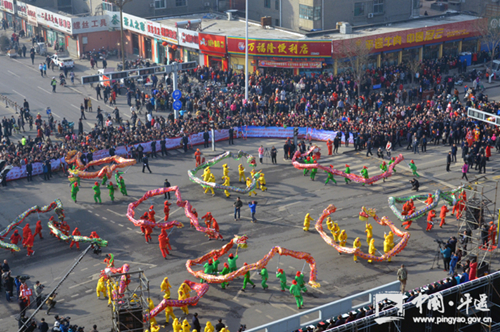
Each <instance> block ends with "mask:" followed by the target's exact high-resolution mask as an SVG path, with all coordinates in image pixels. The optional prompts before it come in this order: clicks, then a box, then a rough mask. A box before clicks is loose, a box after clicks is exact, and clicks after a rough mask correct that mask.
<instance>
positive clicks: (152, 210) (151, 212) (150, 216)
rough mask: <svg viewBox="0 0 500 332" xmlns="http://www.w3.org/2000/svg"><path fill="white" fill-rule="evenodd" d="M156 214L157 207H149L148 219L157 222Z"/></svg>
mask: <svg viewBox="0 0 500 332" xmlns="http://www.w3.org/2000/svg"><path fill="white" fill-rule="evenodd" d="M155 214H156V212H155V206H154V205H151V206H150V207H149V212H148V219H149V221H152V222H156V219H155Z"/></svg>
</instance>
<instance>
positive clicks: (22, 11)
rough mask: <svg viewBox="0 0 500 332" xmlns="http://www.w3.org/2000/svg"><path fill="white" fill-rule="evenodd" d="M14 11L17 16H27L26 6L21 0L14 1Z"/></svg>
mask: <svg viewBox="0 0 500 332" xmlns="http://www.w3.org/2000/svg"><path fill="white" fill-rule="evenodd" d="M16 13H17V16H19V17H28V6H27V5H26V4H25V3H24V2H21V1H16Z"/></svg>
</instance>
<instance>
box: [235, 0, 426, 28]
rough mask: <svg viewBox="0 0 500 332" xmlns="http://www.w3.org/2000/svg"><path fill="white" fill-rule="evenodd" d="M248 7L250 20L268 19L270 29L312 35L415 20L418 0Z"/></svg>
mask: <svg viewBox="0 0 500 332" xmlns="http://www.w3.org/2000/svg"><path fill="white" fill-rule="evenodd" d="M251 4H252V5H251V6H250V8H249V11H248V15H249V18H250V19H252V20H256V21H260V19H261V18H262V17H265V16H271V17H272V25H273V26H278V27H283V28H287V29H292V30H295V31H300V30H305V31H313V30H331V29H336V28H338V26H337V23H338V22H349V23H350V24H352V25H353V26H357V25H367V24H377V23H390V22H397V21H403V20H407V19H409V18H411V17H413V16H418V8H419V7H420V0H368V1H366V0H336V1H325V0H255V1H252V2H251ZM236 5H239V6H240V7H241V4H240V3H236ZM238 9H240V8H239V7H238Z"/></svg>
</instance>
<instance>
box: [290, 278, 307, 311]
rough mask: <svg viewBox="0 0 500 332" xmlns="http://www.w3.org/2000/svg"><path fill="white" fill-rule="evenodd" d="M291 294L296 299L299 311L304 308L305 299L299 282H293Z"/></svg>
mask: <svg viewBox="0 0 500 332" xmlns="http://www.w3.org/2000/svg"><path fill="white" fill-rule="evenodd" d="M290 294H292V295H293V296H294V297H295V302H296V303H297V309H300V308H302V306H303V305H304V298H303V297H302V293H301V290H300V286H299V285H298V284H297V280H294V281H292V286H290Z"/></svg>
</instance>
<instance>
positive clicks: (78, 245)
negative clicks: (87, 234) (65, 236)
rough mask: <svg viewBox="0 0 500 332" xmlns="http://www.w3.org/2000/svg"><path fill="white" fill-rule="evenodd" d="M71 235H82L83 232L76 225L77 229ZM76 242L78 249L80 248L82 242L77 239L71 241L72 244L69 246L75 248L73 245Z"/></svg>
mask: <svg viewBox="0 0 500 332" xmlns="http://www.w3.org/2000/svg"><path fill="white" fill-rule="evenodd" d="M71 235H73V236H80V235H82V233H80V231H79V230H78V227H75V229H74V230H73V233H71ZM75 244H76V249H78V250H80V243H78V242H76V241H74V240H73V241H71V244H70V245H69V248H70V249H71V248H73V245H75Z"/></svg>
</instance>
